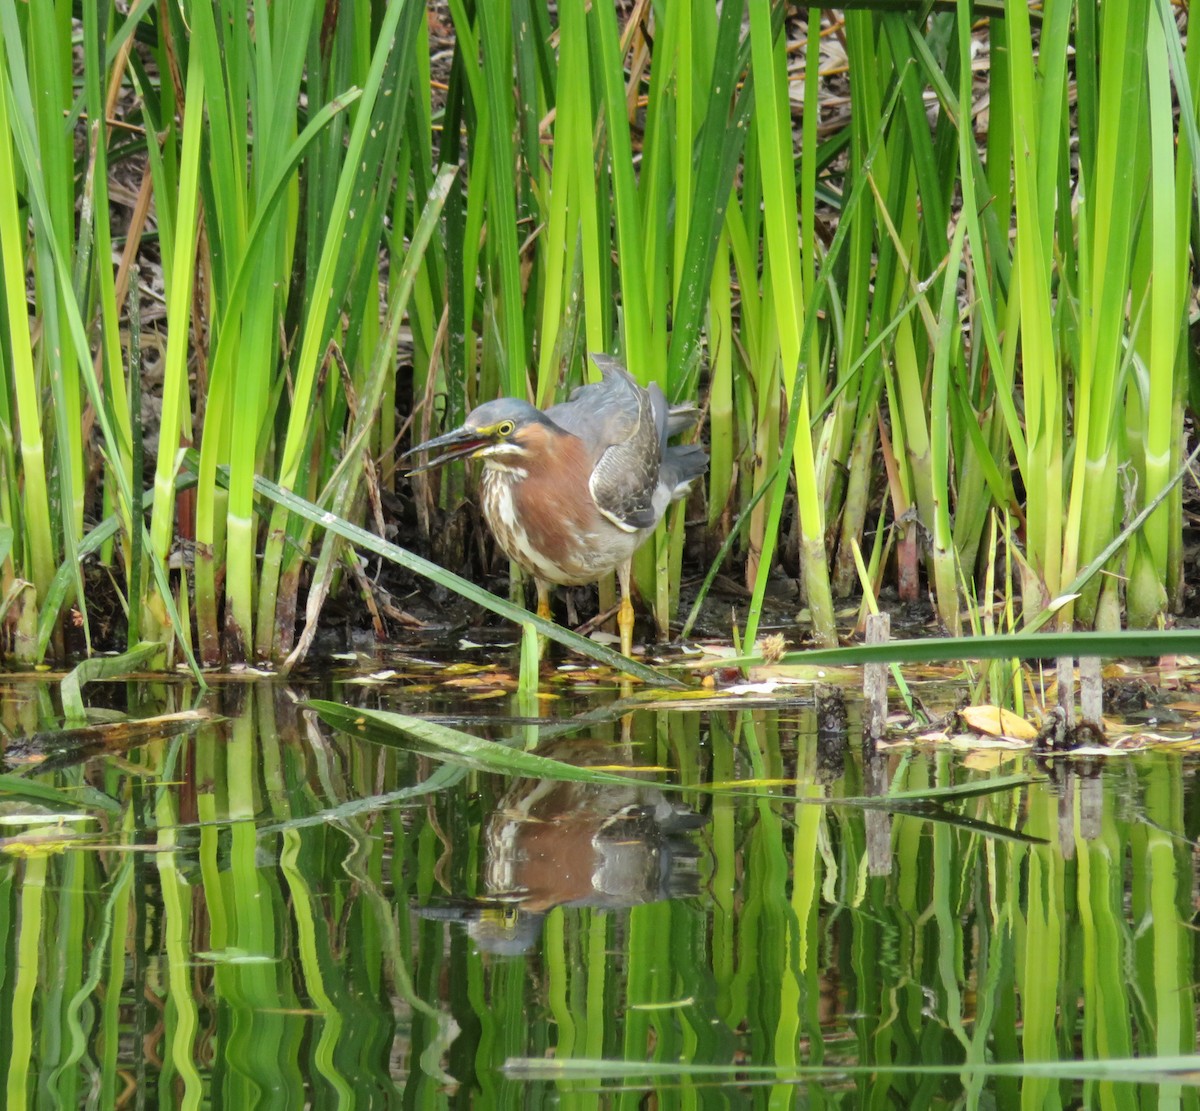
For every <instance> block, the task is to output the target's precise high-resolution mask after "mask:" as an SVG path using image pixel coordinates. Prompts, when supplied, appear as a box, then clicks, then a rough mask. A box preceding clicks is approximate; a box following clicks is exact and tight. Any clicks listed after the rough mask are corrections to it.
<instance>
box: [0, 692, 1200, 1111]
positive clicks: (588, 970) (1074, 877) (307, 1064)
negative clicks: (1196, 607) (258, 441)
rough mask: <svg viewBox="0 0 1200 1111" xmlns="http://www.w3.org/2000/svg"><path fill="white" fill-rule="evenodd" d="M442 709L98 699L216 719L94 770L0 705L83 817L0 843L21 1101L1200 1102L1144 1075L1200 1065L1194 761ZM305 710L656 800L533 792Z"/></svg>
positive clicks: (696, 717)
mask: <svg viewBox="0 0 1200 1111" xmlns="http://www.w3.org/2000/svg"><path fill="white" fill-rule="evenodd" d="M439 678H442V679H444V678H445V675H444V673H442V672H435V671H423V670H421V669H410V670H408V671H406V672H405V673H404V674H403V675H393V676H389V677H387V678H384V679H381V680H379V681H377V682H366V683H361V682H359V683H344V682H338V681H336V679H328V680H326V681H323V682H321V683H319V684H318V683H312V684H307V685H305V684H299V685H293V686H284V685H282V684H279V683H273V682H269V681H259V682H242V683H231V682H225V683H222V684H219V685H214V688H213V689H212V690H211V691H210V692H209V693H208V694H206V695H200V694H198V692H197V690H196V688H195V687H194V686H192V685H190V684H188V683H184V682H177V683H170V684H167V683H162V684H138V685H125V684H121V685H116V686H109V687H95V688H93V687H89V688H88V697H89V700H90V701H91V702H92V703H94V704H97V705H101V704H107V705H110V706H112V707H115V708H120V709H123V710H128V711H129V712H130V713H132V714H133V715H134V716H137V717H144V716H146V715H149V714H154V713H166V712H172V711H178V710H183V709H188V708H193V707H196V706H199V707H203V708H205V709H208V710H210V711H213V712H215V713H217V714H220V715H222V720H220V721H215V722H212V723H209V724H205V725H204V726H202V727H201V728H199V729H195V730H193V731H191V732H185V733H181V734H178V735H174V736H164V735H162V734H161V733H159V734H157V735H151V736H150V737H148V738H147V737H135V738H134V739H132V740H128V739H127V740H124V741H121V742H119V743H115V744H109V746H108V747H107V748H106V749H103V750H101V751H95V752H93V753H92V754H91V755H86V756H85V755H83V754H80V753H76V752H74V751H73V750H68V751H66V752H63V751H61V750H60V749H55V748H54V746H52V745H51V746H47V745H45V744H43V745H40V746H39V745H34V746H32V747H30V746H28V745H26V744H24V743H23V742H22V741H21V740H20V738H22V737H27V736H28V735H30V734H33V733H36V732H37V731H39V730H47V729H51V728H56V727H57V726H58V725H59V724H60V717H59V713H60V711H59V710H57V709H56V707H55V703H54V699H53V698H52V696H51V690H50V688H48V687H38V686H35V685H32V684H15V683H14V684H12V685H10V686H9V687H7V688H6V689H4V690H3V696H4V697H3V703H2V705H3V715H4V719H3V720H4V724H5V727H6V728H7V730H8V733H9V737H10V738H11V739H10V740H9V741H8V742H7V743H6V747H5V753H6V760H7V763H8V767H7V772H8V773H9V774H10V775H16V776H19V777H22V779H23V780H32V781H34V782H37V783H43V784H51V785H54V786H56V787H58V788H60V789H62V790H64V791H66V792H68V793H69V795H70V797H71V799H72V800H73V802H74V804H75V805H76V812H78V813H86V814H88V815H90V816H92V818H93V820H91V821H87V822H74V821H71V822H66V821H58V820H55V819H54V818H53V817H47V818H45V819H44V820H43V821H41V822H39V823H36V824H32V825H16V824H6V825H4V826H2V827H0V834H3V835H5V836H7V837H8V841H7V842H6V843H5V845H4V848H5V852H4V853H3V854H2V855H0V939H2V940H3V945H4V960H3V962H2V963H0V1084H3V1086H4V1091H5V1093H6V1096H5V1099H6V1106H7V1107H9V1108H18V1107H22V1106H29V1107H76V1106H87V1107H97V1108H111V1107H117V1106H122V1107H146V1106H153V1107H162V1106H165V1107H175V1106H180V1107H201V1106H205V1107H222V1108H248V1107H280V1108H292V1107H303V1106H312V1107H322V1108H323V1107H339V1108H368V1107H414V1108H425V1107H442V1106H454V1107H513V1108H525V1107H540V1106H554V1107H559V1106H563V1107H606V1108H607V1107H630V1108H633V1107H705V1108H707V1107H759V1106H771V1107H775V1106H778V1107H797V1106H805V1107H807V1106H812V1107H871V1108H921V1107H947V1108H950V1107H983V1108H1018V1107H1036V1108H1054V1107H1102V1106H1103V1107H1114V1108H1123V1107H1130V1108H1133V1107H1146V1106H1155V1107H1164V1108H1170V1107H1197V1106H1200V1099H1198V1097H1197V1089H1196V1088H1195V1087H1194V1084H1195V1082H1196V1076H1197V1075H1198V1074H1200V1058H1196V1057H1191V1058H1190V1059H1189V1060H1187V1061H1184V1062H1175V1065H1176V1069H1175V1071H1171V1070H1169V1069H1168V1068H1167V1067H1166V1065H1169V1064H1170V1062H1159V1064H1158V1065H1157V1066H1156V1064H1155V1062H1153V1061H1151V1060H1148V1059H1150V1058H1154V1057H1158V1058H1169V1057H1178V1056H1180V1055H1192V1054H1195V1052H1196V994H1195V985H1196V982H1197V934H1196V905H1195V898H1196V882H1195V880H1196V856H1195V854H1194V845H1195V842H1196V839H1197V833H1198V829H1197V827H1198V826H1200V809H1198V804H1200V796H1198V795H1197V792H1196V790H1195V776H1194V771H1195V763H1194V760H1195V757H1192V756H1187V755H1180V754H1177V753H1173V752H1162V751H1156V752H1145V753H1140V754H1131V755H1125V756H1113V757H1107V758H1103V759H1092V760H1064V759H1061V758H1060V759H1058V760H1057V761H1056V762H1054V763H1050V764H1047V763H1046V762H1044V761H1039V760H1037V759H1035V758H1034V757H1033V756H1031V755H1029V754H1028V753H1022V752H1018V753H1005V754H1003V757H1004V758H1003V761H1001V759H1000V758H999V757H998V756H996V755H995V754H992V753H990V752H984V753H979V752H975V753H972V754H970V756H969V757H968V758H964V756H963V754H962V753H959V752H954V751H952V750H950V749H949V748H947V747H945V746H942V747H930V748H927V749H923V748H920V747H918V748H915V749H903V750H896V751H893V752H891V753H888V754H886V755H884V756H878V757H876V756H871V757H864V755H863V753H862V751H861V749H860V746H859V744H858V743H857V736H856V725H855V722H856V712H855V708H854V706H853V705H851V706H850V714H849V724H848V729H847V732H846V733H844V734H839V733H838V732H837V731H836V730H827V731H825V732H819V731H818V728H817V718H816V714H815V712H814V709H813V706H812V704H811V700H810V697H809V696H810V695H811V690H807V691H806V690H801V691H800V692H798V697H797V698H795V699H794V700H791V701H783V702H776V703H774V704H770V705H767V704H756V703H754V702H751V701H749V700H743V701H740V702H739V701H729V702H723V703H721V704H719V705H712V706H704V705H699V704H694V705H693V704H689V705H687V706H685V707H684V708H679V707H677V706H674V705H672V704H669V703H668V704H665V705H656V704H653V703H651V704H645V703H643V704H642V705H641V708H637V709H633V710H630V711H629V712H625V713H622V710H623V709H624V708H625V706H626V704H623V703H622V702H621V701H620V699H621V696H622V692H621V691H620V690H618V689H616V688H615V687H614V686H613V685H612V684H611V683H610V682H609V681H608V680H607V679H605V678H603V677H597V676H596V675H595V673H592V672H589V671H587V670H586V669H580V670H578V671H575V672H568V673H564V678H563V679H562V682H561V683H555V684H553V685H552V686H551V687H548V688H547V689H552V690H553V692H554V696H553V697H545V698H542V699H537V700H534V701H529V700H526V701H524V702H522V701H521V700H520V699H518V698H517V696H516V695H515V694H512V693H511V692H510V691H509V690H508V688H507V686H506V677H505V676H504V675H503V673H496V674H492V673H489V672H487V671H483V672H481V671H479V670H477V669H474V668H467V669H464V670H462V671H461V672H460V673H455V674H452V675H451V676H450V678H451V679H453V681H454V682H455V683H456V684H457V685H455V686H453V687H446V686H444V685H440V684H439V683H438V681H437V680H438V679H439ZM314 696H322V697H331V698H334V699H337V700H339V701H342V702H346V703H350V704H353V705H363V706H370V707H379V708H385V709H391V710H397V711H401V712H405V713H432V714H437V715H441V717H442V719H443V720H448V719H452V720H453V721H454V722H455V723H456V724H459V725H462V726H464V727H467V728H469V729H470V730H471V731H472V732H475V733H478V734H479V735H482V736H486V737H489V738H491V739H493V740H504V741H511V742H515V743H517V744H519V745H522V746H528V747H533V746H537V751H539V752H542V753H544V754H548V755H552V756H554V757H556V758H558V759H561V760H565V761H569V762H572V763H576V764H582V765H590V766H593V767H594V766H598V765H600V766H614V765H615V766H619V767H621V768H625V769H629V768H633V767H637V768H642V769H650V770H643V771H642V772H640V773H638V774H639V775H640V778H641V780H642V782H641V784H640V785H639V784H629V783H626V784H624V785H621V786H607V787H606V786H597V785H595V784H568V783H553V782H547V781H532V780H513V779H511V778H507V777H504V776H500V775H496V774H491V773H482V772H479V771H475V770H471V769H468V768H464V767H461V766H456V765H453V764H445V763H442V762H440V761H438V760H435V759H432V758H430V757H429V756H422V755H416V754H414V753H412V752H410V751H405V750H403V749H399V748H393V747H388V746H385V745H378V744H374V743H371V742H367V741H364V740H362V739H359V738H354V737H350V736H347V735H344V734H338V733H334V732H332V731H331V730H329V729H328V728H326V727H325V726H324V725H322V724H321V723H320V722H319V721H318V720H317V719H316V718H315V716H314V715H313V714H311V713H310V712H307V711H306V710H305V709H304V707H303V702H304V700H305V699H307V698H309V697H314ZM538 716H540V717H541V719H542V721H541V723H540V724H538V723H535V722H534V721H533V719H534V718H536V717H538ZM38 758H41V759H43V762H42V763H40V764H37V763H33V761H34V760H35V759H38ZM47 769H48V770H47ZM1013 777H1018V778H1013ZM0 782H2V783H3V790H2V791H0V804H4V806H5V807H6V808H7V809H6V810H5V813H6V814H10V815H11V812H12V811H13V810H15V811H17V812H18V813H25V814H27V813H28V811H29V810H30V808H31V807H32V806H33V800H30V799H28V798H25V797H22V795H21V793H20V785H19V784H14V782H13V781H12V780H11V779H5V780H3V781H0ZM996 782H999V783H1000V789H999V790H995V791H992V792H990V793H986V794H981V795H979V796H977V797H967V798H963V797H951V798H949V799H946V800H942V801H938V800H937V797H936V794H931V793H932V792H934V789H941V788H951V787H964V786H966V785H970V784H975V785H987V784H989V783H991V784H994V783H996ZM713 784H716V785H718V786H717V787H716V789H715V790H714V789H712V785H713ZM906 793H915V794H918V795H924V796H926V797H925V798H924V799H923V800H914V799H912V798H910V797H907V795H906ZM885 795H891V796H892V802H891V803H890V804H888V805H886V806H884V805H880V801H879V800H881V798H882V797H883V796H885ZM897 795H899V797H897ZM45 805H47V807H48V808H50V809H61V800H60V802H59V803H58V804H54V805H52V804H50V803H46V804H45ZM6 820H8V821H10V822H11V821H14V820H15V819H14V818H13V817H11V816H10V817H9V818H8V819H6ZM1135 1059H1136V1060H1135ZM1104 1062H1117V1063H1118V1064H1116V1065H1109V1066H1107V1067H1108V1068H1110V1069H1115V1070H1116V1071H1110V1072H1104V1071H1103V1070H1104V1067H1105V1066H1104ZM1185 1067H1190V1068H1191V1069H1193V1070H1196V1071H1195V1072H1189V1071H1180V1070H1181V1069H1184V1068H1185ZM1137 1070H1141V1071H1137Z"/></svg>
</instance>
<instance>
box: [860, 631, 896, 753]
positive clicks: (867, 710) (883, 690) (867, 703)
mask: <svg viewBox="0 0 1200 1111" xmlns="http://www.w3.org/2000/svg"><path fill="white" fill-rule="evenodd" d="M891 633H892V619H891V618H890V617H889V616H888V615H887V614H886V613H872V614H869V615H868V616H867V643H868V644H887V642H888V641H889V640H890V639H891ZM887 700H888V668H887V664H885V663H870V664H866V665H865V666H864V667H863V740H864V741H870V742H871V743H872V744H877V743H878V742H879V741H882V740H883V739H884V737H885V736H886V735H887V707H888V701H887Z"/></svg>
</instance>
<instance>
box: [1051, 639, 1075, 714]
mask: <svg viewBox="0 0 1200 1111" xmlns="http://www.w3.org/2000/svg"><path fill="white" fill-rule="evenodd" d="M1054 669H1055V671H1056V672H1057V676H1058V705H1059V708H1060V709H1061V710H1062V712H1063V715H1064V716H1063V724H1064V725H1065V726H1066V727H1067V729H1073V728H1074V727H1075V657H1074V656H1059V657H1058V659H1057V660H1055V661H1054Z"/></svg>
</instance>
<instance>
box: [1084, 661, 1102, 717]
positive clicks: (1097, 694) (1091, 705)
mask: <svg viewBox="0 0 1200 1111" xmlns="http://www.w3.org/2000/svg"><path fill="white" fill-rule="evenodd" d="M1079 716H1080V717H1081V718H1083V720H1084V721H1090V722H1092V723H1093V724H1095V725H1100V724H1101V723H1102V722H1103V721H1104V679H1103V678H1102V677H1101V674H1100V657H1099V656H1080V657H1079Z"/></svg>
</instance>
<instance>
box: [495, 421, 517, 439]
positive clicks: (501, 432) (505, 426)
mask: <svg viewBox="0 0 1200 1111" xmlns="http://www.w3.org/2000/svg"><path fill="white" fill-rule="evenodd" d="M516 427H517V426H516V425H515V424H513V422H512V421H510V420H502V421H501V422H500V423H499V424H498V425H496V435H497V436H511V435H512V433H513V429H514V428H516Z"/></svg>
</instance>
